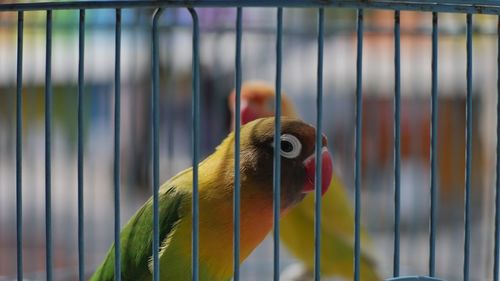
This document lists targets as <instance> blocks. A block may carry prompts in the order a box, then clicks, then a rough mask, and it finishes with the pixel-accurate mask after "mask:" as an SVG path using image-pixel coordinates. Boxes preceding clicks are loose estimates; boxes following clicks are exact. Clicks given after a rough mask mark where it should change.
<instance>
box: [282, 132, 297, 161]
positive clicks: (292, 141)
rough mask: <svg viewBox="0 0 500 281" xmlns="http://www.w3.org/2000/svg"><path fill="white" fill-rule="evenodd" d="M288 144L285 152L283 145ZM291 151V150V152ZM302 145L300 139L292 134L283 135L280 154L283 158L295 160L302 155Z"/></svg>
mask: <svg viewBox="0 0 500 281" xmlns="http://www.w3.org/2000/svg"><path fill="white" fill-rule="evenodd" d="M284 143H286V151H285V150H283V148H284V147H283V145H284ZM290 149H291V150H290ZM301 151H302V144H301V143H300V141H299V139H298V138H297V137H296V136H294V135H290V134H283V135H281V137H280V153H281V155H282V156H283V157H286V158H289V159H293V158H296V157H297V156H299V155H300V152H301Z"/></svg>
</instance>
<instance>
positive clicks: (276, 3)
mask: <svg viewBox="0 0 500 281" xmlns="http://www.w3.org/2000/svg"><path fill="white" fill-rule="evenodd" d="M141 7H151V8H157V12H156V14H155V16H154V19H153V23H152V28H153V32H152V44H153V51H152V76H153V77H152V80H153V81H152V84H153V85H152V86H153V87H152V97H151V98H152V116H151V117H152V118H151V122H152V144H153V149H152V154H153V155H152V159H153V205H154V209H153V218H152V222H153V225H154V231H153V245H152V252H153V253H152V255H153V279H154V280H159V278H160V268H159V261H158V249H159V244H160V241H159V220H158V218H159V217H158V204H159V202H158V192H159V169H160V167H159V110H160V108H159V55H158V52H159V46H158V19H159V17H160V15H161V11H162V8H164V7H170V8H172V7H186V8H189V12H190V13H191V16H192V20H193V42H192V47H193V65H192V68H193V78H192V87H193V103H192V125H193V128H192V133H193V135H192V149H193V157H192V165H193V202H192V203H193V204H192V216H193V226H192V233H193V235H192V279H193V280H198V278H199V229H198V227H199V226H198V220H199V201H198V200H199V199H198V162H199V139H200V113H199V111H200V108H199V107H200V98H201V97H200V85H199V83H200V81H199V80H200V73H199V72H200V66H199V63H200V58H199V48H200V46H199V41H200V39H199V36H200V35H199V32H200V31H199V22H198V16H197V14H196V11H195V10H194V8H195V7H234V8H237V18H236V44H235V48H236V55H235V72H236V75H235V88H236V97H235V101H236V110H235V112H236V122H235V130H236V132H235V146H234V150H235V158H234V160H235V163H234V167H235V171H234V172H235V174H234V181H235V189H234V197H233V200H234V205H233V206H234V207H233V208H234V209H233V222H234V225H233V227H234V228H233V234H234V237H233V247H234V249H233V250H234V252H233V255H234V257H233V262H234V265H233V266H234V280H239V278H240V276H239V258H240V245H239V244H240V217H239V215H240V194H241V193H240V192H241V191H240V174H239V168H240V163H239V161H240V152H239V150H240V134H239V129H240V122H241V116H240V108H241V103H240V97H241V84H242V81H241V80H242V78H241V77H242V75H241V43H242V42H241V41H242V16H243V9H242V7H273V8H277V25H276V27H277V30H276V81H275V90H276V97H275V114H276V119H275V124H274V126H275V133H276V137H275V139H274V145H275V147H279V145H280V137H279V136H280V130H281V128H280V122H279V121H280V116H281V81H282V68H281V67H282V48H283V46H282V34H283V9H284V8H287V7H316V8H319V9H318V37H317V40H318V65H317V67H318V68H317V100H316V101H317V103H316V106H317V112H316V113H317V114H316V118H317V132H318V134H317V136H316V167H320V166H321V157H320V155H321V132H322V115H323V112H322V106H323V101H322V95H323V85H322V84H323V40H324V39H323V37H324V36H323V33H324V8H327V7H341V8H355V9H357V11H358V14H357V62H356V122H355V124H356V128H355V178H354V182H355V237H354V244H355V245H354V246H355V247H354V254H355V255H354V257H355V258H354V280H355V281H359V280H360V251H361V240H360V231H361V226H360V223H361V218H360V216H361V156H362V151H361V148H362V146H361V139H362V135H361V132H362V125H363V124H362V113H363V111H362V55H363V9H368V8H376V9H389V10H394V13H395V14H394V48H395V54H394V66H395V86H394V92H395V93H394V94H395V95H394V178H395V180H394V256H393V277H395V278H394V279H392V280H417V277H412V278H410V279H408V278H409V277H400V278H398V276H399V274H400V272H399V269H400V268H399V266H400V265H399V257H400V255H399V249H400V240H399V235H400V232H399V220H400V217H399V216H400V210H399V209H400V180H401V179H400V165H401V159H400V158H401V155H400V154H401V153H400V144H401V137H400V122H401V117H400V116H401V66H400V65H401V61H400V53H401V51H400V10H405V11H406V10H412V11H429V12H432V65H431V70H432V84H431V155H430V161H431V180H430V200H431V210H430V223H429V224H430V227H429V228H430V230H429V231H430V234H429V272H428V274H429V276H430V277H434V276H435V274H436V268H435V260H436V257H435V256H436V250H435V247H436V227H437V224H436V220H437V218H436V216H437V207H438V206H437V196H438V184H437V160H438V159H437V155H438V154H437V151H438V150H437V149H438V148H437V136H438V129H437V127H438V124H437V121H438V120H437V118H438V116H437V113H438V77H437V65H438V36H439V33H438V13H441V12H453V13H462V14H467V15H466V23H467V29H466V49H467V57H466V59H467V72H466V79H467V97H466V131H465V140H466V148H465V155H466V168H465V190H464V192H465V210H464V220H465V225H464V232H465V241H464V261H463V279H464V281H468V280H469V260H470V235H471V234H470V232H471V226H470V223H471V218H470V198H471V162H472V129H473V128H472V124H473V123H472V83H473V81H472V46H473V42H472V30H473V21H472V19H473V14H477V13H484V14H494V15H499V14H500V3H499V2H498V1H496V0H476V1H474V2H473V3H471V2H470V1H468V0H445V1H439V3H436V2H435V1H432V0H420V1H411V0H399V1H397V2H395V1H384V0H373V1H348V0H339V1H311V0H242V1H238V2H236V1H228V0H210V1H208V0H200V1H166V0H163V1H156V0H144V1H142V0H130V1H123V0H112V1H76V2H70V1H63V2H41V3H40V2H39V3H13V4H0V11H17V12H18V14H17V15H18V22H17V28H18V29H17V77H16V79H17V81H16V239H17V245H16V247H17V248H16V251H17V279H18V280H23V240H22V233H23V232H22V231H23V228H22V226H23V225H22V220H23V213H22V206H23V203H22V135H23V134H22V125H23V119H22V106H23V97H22V88H23V86H22V83H23V77H22V72H23V26H24V11H45V13H46V53H45V239H46V257H45V259H46V260H45V263H46V264H45V266H46V279H47V280H49V281H50V280H52V279H53V245H52V242H53V241H52V205H51V203H52V201H51V200H52V194H51V193H52V158H51V153H52V151H51V149H52V115H53V109H52V102H53V100H52V99H53V97H52V95H53V93H52V76H51V74H52V62H51V61H52V27H53V10H59V9H73V10H79V39H78V96H77V98H78V104H77V105H78V107H77V121H78V122H77V126H78V127H77V137H78V148H77V149H78V151H77V153H78V157H77V161H78V163H77V166H78V178H77V184H78V186H77V188H78V190H77V193H78V198H77V201H78V276H79V280H84V278H85V251H84V245H85V244H84V234H85V232H84V198H83V194H84V181H83V179H84V174H83V167H84V166H83V160H84V142H83V112H84V103H83V101H84V89H85V88H84V58H85V14H86V10H87V9H104V8H113V9H115V11H116V29H115V32H116V33H115V81H114V83H115V112H114V113H115V115H114V211H115V212H114V240H115V252H114V254H115V263H114V270H115V280H120V279H121V274H120V272H121V261H120V151H119V147H120V121H121V115H120V67H121V51H120V50H121V11H122V9H123V8H141ZM498 30H499V32H500V17H499V18H498ZM498 41H499V44H500V34H499V35H498ZM499 50H500V49H499ZM497 67H500V51H499V57H498V65H497ZM499 77H500V74H499ZM497 87H498V91H499V96H500V78H499V79H498V85H497ZM497 120H498V123H499V124H497V167H496V186H495V187H496V199H495V234H494V240H495V241H494V242H495V246H494V247H495V248H494V253H493V255H494V256H493V270H494V272H493V279H494V281H498V279H499V276H498V269H499V251H500V250H499V248H500V246H499V243H500V242H499V240H500V230H499V224H500V214H499V212H500V194H499V190H500V180H499V175H500V164H499V163H500V152H499V151H500V146H499V145H498V143H499V139H500V102H499V103H498V105H497ZM273 159H274V160H273V168H274V176H273V189H274V198H273V200H274V207H273V221H274V223H273V224H274V235H273V239H274V249H273V253H274V263H273V277H274V280H279V278H280V272H279V265H280V255H279V223H278V222H279V214H280V185H281V178H280V176H281V174H280V170H281V167H280V166H281V163H280V154H279V149H275V151H274V157H273ZM321 172H322V171H321V169H316V180H315V188H316V190H315V226H314V233H315V243H314V247H315V264H314V266H315V267H314V279H315V280H320V278H321V276H320V250H321V247H320V246H321V243H320V242H321V235H320V230H321V228H320V226H321V212H320V210H321V201H320V199H321V188H320V185H321V182H320V181H319V179H321ZM332 223H335V222H332ZM429 280H430V279H429Z"/></svg>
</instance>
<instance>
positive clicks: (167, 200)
mask: <svg viewBox="0 0 500 281" xmlns="http://www.w3.org/2000/svg"><path fill="white" fill-rule="evenodd" d="M159 196H160V197H159V202H160V204H159V215H160V218H159V220H160V241H163V240H164V239H165V237H167V235H168V234H169V233H170V232H171V231H172V229H173V227H174V226H175V225H176V222H177V221H179V219H180V214H179V207H180V206H181V203H182V201H183V200H184V199H185V198H186V194H184V193H183V192H181V191H179V190H178V189H177V188H176V187H175V186H169V187H166V188H163V189H162V191H161V192H160V194H159ZM152 239H153V201H152V198H150V199H149V200H148V201H147V202H146V203H145V204H144V205H143V206H142V208H141V209H139V211H137V213H136V214H135V215H134V216H133V217H132V218H131V219H130V221H129V222H128V223H127V225H126V226H125V227H124V228H123V230H122V232H121V235H120V244H121V245H120V246H121V247H120V248H121V267H122V268H121V271H122V272H121V278H122V280H123V281H128V280H130V281H132V280H134V281H141V280H151V272H150V271H149V268H148V262H149V261H150V259H151V256H152ZM114 263H115V246H114V244H113V245H112V246H111V248H110V249H109V251H108V253H107V255H106V258H105V260H104V262H103V263H102V264H101V266H100V267H99V268H98V269H97V271H96V272H95V273H94V275H93V276H92V278H91V279H90V280H91V281H112V280H114V279H115V278H114Z"/></svg>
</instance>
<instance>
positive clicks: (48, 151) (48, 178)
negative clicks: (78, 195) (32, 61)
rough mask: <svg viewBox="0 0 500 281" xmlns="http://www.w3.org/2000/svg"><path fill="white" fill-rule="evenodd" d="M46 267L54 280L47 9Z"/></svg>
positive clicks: (50, 30) (50, 80) (49, 45)
mask: <svg viewBox="0 0 500 281" xmlns="http://www.w3.org/2000/svg"><path fill="white" fill-rule="evenodd" d="M45 48H46V49H45V249H46V250H45V251H46V253H45V254H46V255H45V260H46V261H45V267H46V276H47V281H51V280H52V177H51V174H52V10H48V11H47V22H46V47H45Z"/></svg>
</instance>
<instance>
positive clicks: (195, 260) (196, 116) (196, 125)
mask: <svg viewBox="0 0 500 281" xmlns="http://www.w3.org/2000/svg"><path fill="white" fill-rule="evenodd" d="M189 13H190V14H191V17H192V19H193V81H192V83H193V101H192V119H193V120H192V121H193V163H192V164H193V206H192V213H193V214H192V215H193V228H192V236H193V242H192V249H191V251H192V253H191V254H192V268H193V269H192V278H191V279H192V280H193V281H198V278H199V247H200V246H199V244H200V243H199V196H198V162H199V147H200V144H199V143H200V42H199V41H200V23H199V21H198V14H197V13H196V10H195V9H193V8H189Z"/></svg>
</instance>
